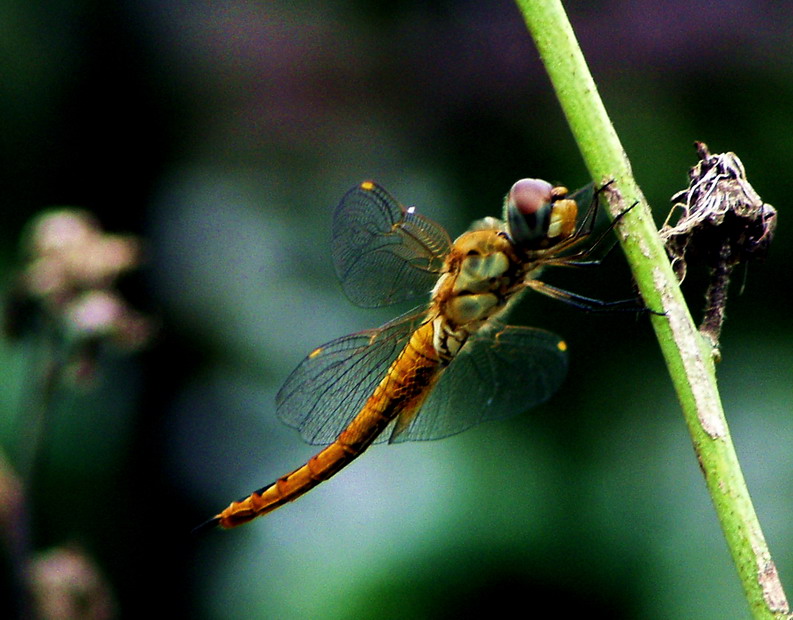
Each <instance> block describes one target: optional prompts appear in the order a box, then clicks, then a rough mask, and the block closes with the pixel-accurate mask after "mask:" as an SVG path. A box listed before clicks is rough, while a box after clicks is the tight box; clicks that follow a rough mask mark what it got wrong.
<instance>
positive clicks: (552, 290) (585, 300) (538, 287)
mask: <svg viewBox="0 0 793 620" xmlns="http://www.w3.org/2000/svg"><path fill="white" fill-rule="evenodd" d="M526 286H528V287H529V288H531V289H532V290H535V291H537V292H538V293H542V294H543V295H546V296H548V297H551V298H553V299H558V300H559V301H563V302H565V303H567V304H570V305H571V306H575V307H576V308H580V309H582V310H584V311H585V312H637V313H642V314H643V313H649V314H655V315H658V316H663V315H664V313H663V312H656V311H655V310H652V309H650V308H648V307H647V306H645V305H644V302H643V301H642V300H641V299H640V298H632V299H618V300H616V301H604V300H602V299H597V298H596V297H587V296H585V295H579V294H578V293H572V292H570V291H566V290H564V289H561V288H559V287H556V286H553V285H551V284H546V283H545V282H540V281H539V280H528V281H527V282H526Z"/></svg>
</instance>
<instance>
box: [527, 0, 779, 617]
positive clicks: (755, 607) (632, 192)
mask: <svg viewBox="0 0 793 620" xmlns="http://www.w3.org/2000/svg"><path fill="white" fill-rule="evenodd" d="M517 4H518V7H519V8H520V10H521V12H522V14H523V17H524V19H525V21H526V24H527V26H528V28H529V31H530V33H531V35H532V37H533V39H534V42H535V44H536V45H537V49H538V50H539V53H540V57H541V58H542V62H543V64H544V65H545V68H546V70H547V71H548V74H549V75H550V78H551V82H552V83H553V86H554V88H555V90H556V93H557V96H558V98H559V101H560V103H561V105H562V108H563V110H564V113H565V115H566V116H567V121H568V123H569V125H570V128H571V130H572V132H573V135H574V137H575V140H576V142H577V143H578V146H579V148H580V149H581V153H582V155H583V157H584V161H585V163H586V165H587V168H588V169H589V172H590V174H591V176H592V178H593V180H594V181H596V182H597V183H604V182H605V181H608V180H611V179H613V180H614V181H615V182H614V184H613V188H614V189H613V190H612V191H610V192H608V202H609V208H610V211H611V214H612V216H614V215H615V214H617V213H619V212H621V211H623V210H624V209H625V208H626V207H628V206H630V205H632V204H633V203H638V204H637V206H636V208H634V209H632V210H631V212H630V213H628V214H627V215H626V216H625V217H624V218H622V220H621V222H620V223H619V225H618V233H617V234H618V236H619V237H620V243H621V245H622V247H623V249H624V251H625V254H626V257H627V259H628V262H629V263H630V266H631V270H632V272H633V275H634V278H635V279H636V283H637V285H638V287H639V290H640V291H641V294H642V296H643V298H644V300H645V303H646V304H647V305H648V306H649V307H650V308H652V309H653V310H657V311H662V312H663V313H664V316H652V317H651V321H652V325H653V328H654V329H655V332H656V335H657V337H658V342H659V344H660V346H661V351H662V353H663V356H664V358H665V360H666V364H667V367H668V369H669V374H670V376H671V378H672V382H673V384H674V387H675V390H676V391H677V395H678V399H679V400H680V404H681V406H682V409H683V414H684V416H685V420H686V424H687V426H688V429H689V433H690V435H691V439H692V441H693V444H694V449H695V451H696V455H697V458H698V460H699V463H700V467H701V469H702V472H703V473H704V475H705V482H706V484H707V487H708V490H709V492H710V495H711V498H712V499H713V504H714V506H715V508H716V512H717V515H718V518H719V521H720V523H721V527H722V530H723V531H724V536H725V539H726V541H727V545H728V546H729V549H730V553H731V554H732V557H733V560H734V561H735V564H736V567H737V569H738V574H739V577H740V579H741V582H742V585H743V588H744V592H745V595H746V599H747V601H748V603H749V607H750V608H751V610H752V613H753V614H754V617H755V618H790V617H791V616H790V608H789V606H788V603H787V600H786V598H785V594H784V591H783V589H782V585H781V583H780V580H779V577H778V575H777V571H776V567H775V565H774V563H773V561H772V559H771V555H770V553H769V551H768V546H767V544H766V542H765V539H764V537H763V533H762V530H761V528H760V523H759V521H758V519H757V515H756V514H755V511H754V508H753V506H752V502H751V499H750V497H749V492H748V490H747V488H746V483H745V481H744V478H743V474H742V472H741V468H740V465H739V463H738V458H737V456H736V454H735V448H734V446H733V443H732V439H731V438H730V433H729V430H728V427H727V421H726V419H725V417H724V412H723V410H722V406H721V399H720V397H719V393H718V389H717V386H716V373H715V368H714V364H713V359H712V355H711V353H712V352H711V348H710V345H709V344H708V343H706V342H705V341H704V340H703V338H701V336H700V335H699V333H698V331H697V329H696V327H695V326H694V323H693V321H692V320H691V315H690V314H689V312H688V308H687V307H686V304H685V301H684V299H683V296H682V294H681V293H680V289H679V287H678V284H677V280H676V278H675V275H674V273H673V272H672V269H671V267H670V265H669V261H668V259H667V257H666V252H665V250H664V247H663V245H662V243H661V240H660V239H659V237H658V234H657V231H656V228H655V223H654V222H653V219H652V214H651V212H650V209H649V207H648V205H647V201H646V200H645V198H644V196H643V195H642V193H641V190H640V189H639V186H638V184H637V183H636V180H635V179H634V178H633V174H632V172H631V166H630V162H629V161H628V158H627V156H626V154H625V151H624V150H623V148H622V145H621V144H620V141H619V137H618V136H617V134H616V132H615V130H614V127H613V126H612V124H611V121H610V120H609V118H608V115H607V114H606V110H605V108H604V106H603V102H602V101H601V99H600V97H599V95H598V92H597V88H596V86H595V82H594V80H593V79H592V76H591V74H590V72H589V69H588V67H587V65H586V61H585V60H584V57H583V54H582V53H581V49H580V48H579V46H578V42H577V41H576V38H575V34H574V33H573V30H572V28H571V26H570V23H569V21H568V19H567V15H566V14H565V11H564V8H563V7H562V5H561V2H559V0H517Z"/></svg>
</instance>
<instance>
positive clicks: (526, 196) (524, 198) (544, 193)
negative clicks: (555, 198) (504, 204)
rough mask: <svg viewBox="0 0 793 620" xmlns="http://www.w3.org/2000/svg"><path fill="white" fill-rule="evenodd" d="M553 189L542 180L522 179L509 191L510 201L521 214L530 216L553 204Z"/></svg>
mask: <svg viewBox="0 0 793 620" xmlns="http://www.w3.org/2000/svg"><path fill="white" fill-rule="evenodd" d="M552 189H553V186H552V185H551V184H550V183H548V182H547V181H543V180H542V179H521V180H520V181H518V182H517V183H515V184H514V185H513V186H512V189H511V190H509V196H508V200H509V201H510V202H511V203H514V205H515V208H516V209H517V210H518V211H519V212H520V213H522V214H523V215H528V214H530V213H536V212H537V211H538V210H539V209H540V208H541V207H542V206H543V205H544V204H547V203H549V202H551V190H552Z"/></svg>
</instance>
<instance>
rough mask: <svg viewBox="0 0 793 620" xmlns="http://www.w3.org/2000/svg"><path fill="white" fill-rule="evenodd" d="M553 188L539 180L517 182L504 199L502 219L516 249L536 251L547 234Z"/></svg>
mask: <svg viewBox="0 0 793 620" xmlns="http://www.w3.org/2000/svg"><path fill="white" fill-rule="evenodd" d="M552 189H553V186H552V185H551V184H550V183H548V182H547V181H543V180H541V179H521V180H520V181H518V182H516V183H515V184H514V185H513V186H512V189H510V190H509V193H508V194H507V196H506V198H505V199H504V219H505V220H506V222H507V228H508V229H509V234H510V236H511V237H512V240H513V242H514V243H515V244H516V245H519V246H522V247H528V248H531V247H536V246H537V245H538V244H539V243H540V242H542V241H543V240H544V239H545V237H546V236H547V234H548V227H549V225H550V219H551V201H552V192H551V190H552Z"/></svg>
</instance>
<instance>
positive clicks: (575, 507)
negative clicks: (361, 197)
mask: <svg viewBox="0 0 793 620" xmlns="http://www.w3.org/2000/svg"><path fill="white" fill-rule="evenodd" d="M567 8H568V11H569V13H570V18H571V21H572V22H573V26H574V28H575V29H576V31H577V33H578V36H579V38H580V41H581V45H582V47H583V50H584V53H585V54H586V56H587V58H588V61H589V63H590V66H591V69H592V72H593V74H594V76H595V79H596V80H597V82H598V85H599V88H600V92H601V95H602V97H603V99H604V101H605V104H606V107H607V109H608V111H609V113H610V114H611V116H612V119H613V121H614V124H615V126H616V128H617V131H618V132H619V134H620V136H621V138H622V140H623V143H624V146H625V148H626V150H627V152H628V155H629V157H630V158H631V161H632V163H633V168H634V172H635V174H636V177H637V179H638V181H639V183H640V184H641V186H642V188H643V190H644V192H645V194H646V195H647V197H648V198H649V200H650V202H651V204H652V205H653V207H654V210H655V216H656V220H657V222H658V224H659V225H660V223H661V222H662V221H663V219H664V218H665V217H666V214H667V212H668V209H669V206H670V205H669V197H670V196H671V195H672V194H673V193H675V192H676V191H678V190H680V189H683V188H684V187H685V186H686V184H687V170H688V168H689V167H690V166H691V165H693V164H694V163H695V161H696V155H695V152H694V149H693V141H694V140H702V141H704V142H706V143H707V144H708V145H709V146H710V148H711V151H712V152H714V153H718V152H722V151H734V152H736V153H737V154H738V155H739V157H741V159H742V161H743V163H744V165H745V167H746V170H747V173H748V177H749V180H750V181H751V183H752V184H753V185H754V187H755V189H757V191H758V192H759V193H760V195H761V196H762V197H763V198H764V200H765V201H766V202H768V203H770V204H772V205H774V206H775V207H776V208H777V209H778V210H779V227H778V230H777V238H776V240H775V243H774V245H773V248H772V250H771V254H770V256H769V258H768V260H767V261H766V263H765V264H762V265H751V266H750V268H749V270H748V274H747V277H746V281H745V288H744V292H743V294H742V295H738V289H739V288H740V283H741V281H742V279H743V274H742V273H741V274H739V275H738V276H737V277H736V280H737V282H736V283H735V285H734V286H733V288H732V291H731V292H732V295H731V298H730V303H729V306H728V318H727V323H726V325H725V329H724V333H723V339H722V345H723V346H722V352H723V356H724V359H723V361H722V363H721V364H720V366H719V368H718V372H719V380H720V386H721V389H722V394H723V398H724V405H725V409H726V412H727V415H728V420H729V422H730V425H731V430H732V433H733V436H734V440H735V443H736V446H737V450H738V453H739V457H740V458H741V462H742V464H743V467H744V473H745V475H746V478H747V481H748V484H749V488H750V491H751V493H752V496H753V499H754V501H755V506H756V508H757V510H758V513H759V517H760V520H761V523H762V525H763V528H764V532H765V535H766V537H767V539H768V542H769V545H770V548H771V551H772V553H773V555H774V559H775V560H776V562H777V565H778V569H779V572H780V575H781V577H782V581H783V583H784V584H785V585H786V586H787V591H788V595H793V520H791V518H790V517H791V514H793V450H792V449H791V445H793V415H792V412H791V398H792V397H793V376H792V374H793V353H791V347H790V343H791V325H790V320H789V317H790V307H791V302H790V296H789V294H788V290H787V289H788V287H789V282H790V267H789V265H790V263H791V259H793V257H791V252H792V251H793V250H792V246H791V242H790V240H789V237H788V234H787V230H788V228H787V214H786V200H787V199H786V198H785V196H789V195H791V193H792V191H793V187H791V186H792V185H793V156H791V146H793V36H792V35H791V33H792V32H793V3H791V2H756V1H755V2H752V1H749V0H744V1H740V0H738V1H734V2H728V3H715V2H710V3H690V2H682V1H672V2H665V3H657V2H650V1H648V0H639V1H635V2H616V1H612V2H568V3H567ZM0 45H2V54H1V55H0V123H1V124H2V131H0V187H2V188H3V203H4V206H3V209H4V211H3V222H4V224H3V226H2V228H0V261H1V262H0V268H2V277H3V282H4V283H8V282H10V281H11V280H12V278H13V274H14V270H15V269H16V268H17V267H18V253H17V247H18V243H19V238H20V234H21V230H22V228H23V226H24V223H25V222H26V221H27V220H28V219H29V218H30V217H31V216H32V215H33V214H34V213H35V212H37V211H38V210H40V209H41V208H43V207H46V206H50V205H76V206H80V207H84V208H87V209H90V210H91V211H92V212H94V213H95V214H96V215H97V216H98V217H99V219H100V220H101V222H102V225H103V226H104V227H105V228H106V229H108V230H110V231H115V232H132V233H135V234H138V235H140V236H141V237H143V239H144V242H145V244H146V256H147V261H146V265H145V268H144V269H143V270H142V271H141V272H139V273H138V274H136V275H135V276H133V277H130V278H128V279H127V280H126V281H125V283H124V286H125V290H126V291H127V292H128V295H129V298H130V300H131V304H132V305H134V306H136V307H137V308H139V309H141V310H144V311H145V312H147V313H148V314H149V315H150V316H151V317H153V318H155V319H156V320H157V321H158V323H159V331H158V336H157V338H156V340H155V341H154V342H153V343H152V344H151V345H150V346H149V348H148V349H146V350H145V351H143V352H141V353H139V354H137V355H134V356H122V355H120V354H117V353H113V352H112V351H108V352H107V353H106V354H104V355H103V357H102V362H103V363H102V366H101V369H100V380H99V382H98V384H97V385H96V387H95V389H94V390H93V391H91V392H84V393H79V394H74V393H71V392H67V391H64V393H63V397H62V398H61V399H59V402H58V407H57V408H56V411H53V412H52V419H51V420H50V424H49V427H48V430H47V434H46V436H45V438H44V440H43V445H42V448H41V454H40V455H39V456H40V466H39V468H38V470H37V476H36V477H35V479H34V480H33V483H32V488H31V489H30V495H29V497H28V501H29V508H30V515H31V517H30V526H31V532H32V539H33V542H34V546H35V548H36V549H46V548H48V547H50V546H52V545H59V544H64V543H67V542H74V543H78V544H79V545H80V546H81V547H82V548H83V549H86V550H87V552H88V553H90V554H91V555H92V556H93V557H94V559H95V560H96V562H97V563H98V565H99V566H100V567H101V570H102V571H103V572H104V573H105V575H106V577H107V579H108V581H109V582H110V584H111V586H112V588H113V591H114V594H115V597H116V600H117V604H118V610H119V613H120V616H121V617H124V618H141V617H150V615H151V612H152V610H156V611H157V613H158V615H160V616H162V617H166V616H167V617H173V618H196V619H207V620H210V619H211V620H221V619H227V618H240V617H247V618H286V619H288V618H313V617H319V616H322V617H325V618H408V617H410V618H447V617H448V618H451V617H455V618H456V617H460V616H461V615H464V614H470V615H473V614H478V613H481V614H488V615H492V614H494V613H495V614H497V613H498V610H500V609H510V608H514V606H517V608H518V609H521V610H525V613H526V615H527V616H528V617H532V615H533V614H534V613H535V612H536V614H537V615H538V616H540V617H544V616H543V615H542V613H543V612H541V611H540V610H542V609H543V608H544V607H545V606H546V605H548V604H553V605H556V606H557V609H561V610H562V614H564V613H566V612H573V611H574V612H575V613H576V615H580V616H581V617H590V614H592V615H595V614H597V615H599V616H600V617H609V618H641V619H677V618H680V619H684V618H685V619H690V618H699V619H710V618H713V619H717V618H718V619H724V618H744V617H748V615H749V613H748V608H747V606H746V603H745V601H744V600H743V597H742V592H741V589H740V585H739V582H738V579H737V576H736V574H735V570H734V567H733V565H732V562H731V559H730V557H729V555H728V552H727V549H726V546H725V544H724V541H723V539H722V536H721V532H720V530H719V526H718V523H717V520H716V517H715V515H714V511H713V509H712V506H711V504H710V500H709V497H708V495H707V493H706V490H705V486H704V484H703V481H702V476H701V473H700V471H699V469H698V466H697V462H696V459H695V457H694V454H693V451H692V449H691V445H690V441H689V438H688V435H687V432H686V429H685V426H684V423H683V419H682V416H681V414H680V411H679V408H678V405H677V402H676V399H675V395H674V393H673V391H672V388H671V385H670V382H669V380H668V377H667V375H666V370H665V368H664V365H663V362H662V360H661V358H660V354H659V351H658V347H657V343H655V342H654V340H653V336H652V333H651V329H650V327H649V323H648V321H647V320H646V319H643V318H639V319H638V320H637V319H636V318H635V317H634V316H633V315H625V314H612V315H591V314H585V313H583V312H581V311H578V310H576V309H575V308H572V307H568V306H566V305H565V304H560V303H558V302H554V301H552V300H549V299H545V298H542V297H541V296H538V295H530V296H527V298H525V299H524V302H523V304H522V307H521V308H520V309H519V310H518V311H517V312H516V313H515V315H514V317H513V320H514V322H520V323H525V324H530V325H536V326H539V327H544V328H546V329H550V330H552V331H555V332H556V333H558V334H560V335H562V336H564V338H565V339H566V340H567V342H568V344H569V351H570V361H571V367H570V374H569V377H568V379H567V381H566V383H565V385H564V387H563V389H562V391H561V392H560V393H559V394H558V395H557V396H555V397H554V398H553V399H552V400H551V401H550V402H549V403H547V404H546V405H544V406H542V407H539V408H537V409H534V410H532V411H531V412H528V413H526V414H524V415H520V416H517V417H516V418H514V419H512V420H510V421H507V422H499V423H490V424H485V425H482V426H481V427H478V428H475V429H473V430H470V431H468V432H466V433H463V434H461V435H458V436H455V437H452V438H449V439H446V440H443V441H438V442H428V443H425V444H405V445H396V446H386V447H382V446H376V447H374V448H372V449H371V450H369V451H368V452H367V453H366V454H365V455H364V456H363V457H362V458H361V459H360V460H358V461H357V462H355V463H354V464H353V465H351V466H350V467H349V468H348V469H346V470H345V471H344V472H342V473H341V474H339V475H338V476H337V477H336V478H334V479H333V480H332V481H331V482H329V483H327V484H324V485H322V486H321V487H319V488H317V489H316V490H315V491H313V492H311V493H310V494H309V495H307V496H306V497H304V498H303V499H301V500H300V501H299V502H297V503H295V504H293V505H289V506H287V507H285V508H283V509H281V510H278V511H277V512H275V513H273V514H272V515H270V516H267V517H265V518H263V519H260V520H258V521H255V522H254V523H252V524H250V525H248V526H246V527H244V528H241V529H239V530H233V531H229V532H212V533H211V534H210V535H206V536H203V537H192V536H191V535H190V530H191V528H192V527H193V526H194V525H196V524H197V523H199V522H201V521H202V520H204V519H205V518H207V517H209V516H211V515H213V514H215V513H216V512H218V511H219V510H220V509H222V508H223V507H225V506H226V505H227V504H228V502H229V501H231V500H232V499H236V498H238V497H240V496H243V495H246V494H247V493H249V492H250V491H251V490H253V489H256V488H259V487H261V486H262V485H264V484H266V483H269V482H271V481H272V480H274V479H275V478H277V477H278V476H280V475H282V474H284V473H286V472H288V471H290V470H292V469H293V468H295V467H297V466H298V465H301V464H302V463H303V462H305V459H306V458H308V457H309V456H311V455H312V454H313V452H314V451H315V450H314V448H312V447H311V446H308V445H305V444H303V443H302V442H301V440H300V438H299V436H298V433H297V432H295V431H293V430H292V429H289V428H286V427H284V426H283V425H282V424H281V423H280V422H279V421H278V420H277V418H276V417H275V412H274V404H273V399H274V395H275V393H276V391H277V389H278V387H279V385H280V384H281V383H282V382H283V380H284V379H285V378H286V376H287V375H288V373H289V372H290V371H291V369H292V368H293V367H294V366H295V365H296V364H297V363H298V362H299V361H300V360H301V359H302V358H303V356H304V355H305V354H306V353H307V352H308V351H310V350H312V349H313V348H314V347H316V346H318V345H319V344H322V343H324V342H326V341H328V340H331V339H333V338H335V337H338V336H341V335H344V334H346V333H349V332H352V331H356V330H360V329H364V328H367V327H373V326H376V325H378V324H380V323H382V322H384V321H385V320H387V319H389V318H392V317H393V316H396V314H397V312H399V311H402V310H404V309H406V308H396V309H386V310H377V311H372V310H361V309H358V308H355V307H354V306H352V304H351V303H349V302H348V301H347V300H346V299H345V297H344V295H343V294H342V292H341V290H340V288H339V286H338V284H337V283H336V280H335V276H334V273H333V268H332V265H331V264H330V239H329V237H330V223H331V216H332V212H333V208H334V206H335V205H336V204H337V202H338V200H339V199H340V198H341V196H342V195H343V194H344V192H345V191H346V190H347V189H349V187H351V186H353V185H354V184H356V183H357V182H359V181H361V180H363V179H367V178H371V179H375V180H377V181H378V182H379V183H381V184H382V185H384V186H385V187H386V188H388V189H389V190H390V191H391V192H392V193H393V194H394V195H396V196H397V197H398V198H399V199H400V200H401V201H403V202H404V203H405V204H410V205H417V206H418V208H419V210H420V211H421V212H422V213H424V214H425V215H428V216H429V217H431V218H433V219H435V220H436V221H438V222H440V223H442V224H443V225H444V226H445V227H446V228H447V230H449V232H450V234H451V235H452V236H453V237H454V236H456V235H457V234H459V233H461V232H462V231H463V230H464V229H465V228H466V226H467V224H468V223H469V222H470V221H471V220H472V219H475V218H480V217H483V216H486V215H498V214H499V210H500V203H501V199H502V197H503V195H504V194H505V193H506V191H507V190H508V189H509V187H510V185H511V184H512V183H513V182H514V181H515V180H516V179H518V178H521V177H526V176H534V177H540V178H545V179H547V180H549V181H553V182H561V183H564V184H566V185H568V186H569V187H576V186H578V185H584V184H586V183H588V182H589V179H588V178H587V177H586V173H585V169H584V166H583V164H582V162H581V159H580V156H579V154H578V151H577V149H576V145H575V143H574V142H573V140H572V138H571V136H570V133H569V131H568V129H567V127H566V125H565V121H564V118H563V116H562V113H561V111H560V109H559V106H558V104H557V102H556V101H555V98H554V95H553V93H552V91H551V88H550V85H549V82H548V79H547V76H546V75H545V73H544V71H543V68H542V66H541V64H540V63H539V60H538V58H537V54H536V51H535V49H534V48H533V45H532V43H531V40H530V38H529V36H528V34H527V32H526V30H525V26H524V25H523V21H522V18H521V16H520V15H519V13H518V11H517V9H516V7H515V6H514V5H513V4H512V3H510V2H508V1H506V0H504V1H499V2H489V3H481V2H456V3H452V2H430V3H427V2H409V1H407V2H392V3H377V2H363V1H358V2H307V3H297V4H296V3H286V2H263V1H262V2H252V1H249V2H241V1H237V2H224V3H217V2H207V1H204V0H198V1H191V2H185V1H172V2H156V1H153V0H137V1H135V2H132V1H128V2H112V1H110V2H107V1H106V2H97V1H87V0H83V1H79V0H73V1H71V2H69V1H63V0H44V1H41V2H37V3H29V2H24V1H22V0H2V1H1V2H0ZM546 277H547V279H548V281H549V282H551V283H553V284H557V285H560V286H563V287H566V288H569V289H571V290H575V291H576V292H580V293H583V294H588V295H592V296H596V297H599V298H603V299H620V298H625V297H629V296H630V295H631V294H632V289H631V282H630V277H629V274H628V271H627V269H626V267H625V266H624V260H623V259H622V257H621V256H620V255H619V252H614V253H613V254H612V255H611V256H609V258H608V259H607V260H606V262H605V264H604V265H603V266H602V267H601V268H600V269H599V270H598V271H597V272H596V273H593V272H590V271H587V272H564V273H555V272H552V273H548V274H547V276H546ZM701 286H702V279H701V277H698V275H697V274H696V273H692V274H690V276H689V278H688V279H687V280H686V283H685V291H686V292H687V294H688V295H689V299H690V300H691V302H692V308H693V309H694V310H695V311H697V312H698V310H699V307H700V299H701ZM0 352H1V353H2V358H1V360H2V367H0V381H1V382H2V393H1V394H0V433H2V436H1V438H2V445H3V447H4V450H5V451H6V452H7V453H8V454H9V455H11V456H13V454H15V453H16V452H18V451H19V450H20V446H18V445H17V443H18V438H19V434H18V433H16V432H15V430H14V429H16V428H18V422H19V419H20V416H21V417H23V418H24V416H25V415H26V398H28V397H29V392H28V390H29V389H30V385H31V378H30V373H31V371H32V368H33V366H32V364H31V363H30V359H31V356H33V355H34V353H31V351H30V346H29V345H28V346H26V345H25V343H17V344H9V343H5V344H3V345H2V349H0ZM10 591H11V590H10V588H8V587H3V589H2V591H0V594H2V595H3V596H4V594H3V593H9V592H10ZM0 600H2V599H0Z"/></svg>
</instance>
